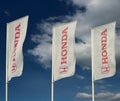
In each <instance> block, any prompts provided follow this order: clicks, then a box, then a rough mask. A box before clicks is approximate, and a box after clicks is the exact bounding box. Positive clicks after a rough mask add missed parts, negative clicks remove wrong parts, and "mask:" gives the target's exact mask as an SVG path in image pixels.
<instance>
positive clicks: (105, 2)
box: [28, 0, 120, 70]
mask: <svg viewBox="0 0 120 101" xmlns="http://www.w3.org/2000/svg"><path fill="white" fill-rule="evenodd" d="M61 1H62V0H61ZM66 2H72V4H73V5H77V6H79V7H81V6H84V7H85V8H86V11H85V12H80V11H79V9H76V12H75V13H74V14H73V15H65V16H57V17H49V18H47V19H45V20H43V21H41V23H37V25H36V28H37V30H38V33H36V35H35V36H32V41H33V42H36V43H38V46H36V47H35V48H34V49H31V50H29V51H28V52H29V53H31V54H32V55H34V56H37V59H38V60H39V62H40V63H42V64H44V63H47V62H49V63H50V61H51V42H52V41H51V40H52V37H51V36H52V27H53V26H54V25H56V24H60V23H63V22H69V21H71V20H77V21H78V23H77V28H76V39H77V40H80V42H77V43H76V47H75V51H76V57H77V64H78V65H80V66H82V67H83V69H87V70H89V69H90V67H91V42H90V37H91V34H90V29H91V28H92V27H95V26H98V25H101V24H105V23H109V22H112V21H114V20H116V21H117V25H119V24H120V13H119V10H120V6H119V4H120V1H119V0H70V1H66ZM67 4H69V3H67ZM68 6H69V5H68ZM119 34H120V33H118V34H117V37H116V54H117V55H116V56H117V59H120V51H119V50H120V42H119V40H120V35H119ZM41 59H42V60H41ZM44 65H47V66H45V68H47V67H51V66H48V64H44Z"/></svg>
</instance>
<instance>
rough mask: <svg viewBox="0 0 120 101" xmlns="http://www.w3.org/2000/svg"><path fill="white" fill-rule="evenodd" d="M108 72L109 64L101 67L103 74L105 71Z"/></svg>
mask: <svg viewBox="0 0 120 101" xmlns="http://www.w3.org/2000/svg"><path fill="white" fill-rule="evenodd" d="M109 72H110V67H109V66H104V67H102V73H103V74H106V73H109Z"/></svg>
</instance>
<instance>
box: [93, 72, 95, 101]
mask: <svg viewBox="0 0 120 101" xmlns="http://www.w3.org/2000/svg"><path fill="white" fill-rule="evenodd" d="M92 72H93V71H92ZM94 95H95V94H94V79H93V73H92V101H94V100H95V96H94Z"/></svg>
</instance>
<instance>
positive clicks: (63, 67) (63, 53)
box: [59, 27, 68, 73]
mask: <svg viewBox="0 0 120 101" xmlns="http://www.w3.org/2000/svg"><path fill="white" fill-rule="evenodd" d="M67 40H68V27H66V28H65V29H64V30H63V31H62V38H61V66H60V68H59V71H60V73H64V72H67V71H68V68H67V44H68V42H67Z"/></svg>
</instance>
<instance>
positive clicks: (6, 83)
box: [5, 34, 8, 101]
mask: <svg viewBox="0 0 120 101" xmlns="http://www.w3.org/2000/svg"><path fill="white" fill-rule="evenodd" d="M7 41H8V35H7V34H6V82H5V85H6V92H5V97H6V98H5V99H6V101H8V45H7V44H8V43H7Z"/></svg>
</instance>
